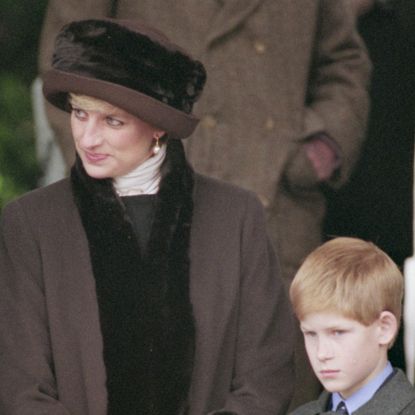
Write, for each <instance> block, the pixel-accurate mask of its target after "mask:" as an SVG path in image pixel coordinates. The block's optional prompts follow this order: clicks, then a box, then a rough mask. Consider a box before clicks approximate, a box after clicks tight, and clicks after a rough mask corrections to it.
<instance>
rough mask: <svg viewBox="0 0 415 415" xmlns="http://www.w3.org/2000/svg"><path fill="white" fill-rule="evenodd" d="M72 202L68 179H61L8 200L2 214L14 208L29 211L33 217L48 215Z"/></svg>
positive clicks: (68, 205) (14, 209)
mask: <svg viewBox="0 0 415 415" xmlns="http://www.w3.org/2000/svg"><path fill="white" fill-rule="evenodd" d="M72 204H73V200H72V192H71V186H70V180H69V179H62V180H60V181H58V182H55V183H52V184H50V185H48V186H44V187H39V188H36V189H33V190H31V191H29V192H27V193H24V194H23V195H21V196H19V197H17V198H16V199H14V200H12V201H10V202H8V203H7V204H6V206H5V207H4V209H3V211H2V215H5V214H6V215H7V214H8V212H12V211H16V210H23V211H27V212H30V216H33V217H36V216H38V214H43V215H49V214H53V213H55V212H58V211H59V210H61V209H65V208H66V209H67V208H68V207H70V208H72Z"/></svg>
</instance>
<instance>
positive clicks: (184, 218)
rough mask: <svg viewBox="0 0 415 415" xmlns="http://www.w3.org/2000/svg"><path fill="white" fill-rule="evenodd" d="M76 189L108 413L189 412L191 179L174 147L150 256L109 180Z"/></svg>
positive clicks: (76, 171) (86, 181) (77, 180)
mask: <svg viewBox="0 0 415 415" xmlns="http://www.w3.org/2000/svg"><path fill="white" fill-rule="evenodd" d="M71 183H72V188H73V193H74V198H75V203H76V205H77V207H78V210H79V213H80V216H81V220H82V223H83V226H84V229H85V232H86V235H87V239H88V244H89V250H90V257H91V263H92V269H93V273H94V277H95V282H96V292H97V299H98V305H99V312H100V323H101V331H102V336H103V344H104V356H103V357H104V363H105V367H106V373H107V391H108V414H109V415H113V414H122V415H130V414H131V415H132V414H140V415H150V414H151V415H162V414H163V415H165V414H178V413H181V411H183V407H184V406H185V405H186V398H187V395H188V391H189V387H190V378H191V374H192V368H193V358H194V344H195V327H194V321H193V313H192V305H191V302H190V294H189V266H190V264H189V240H190V228H191V218H192V212H193V199H192V189H193V172H192V170H191V168H190V166H189V165H188V164H187V162H186V159H185V156H184V151H183V146H182V143H181V142H180V141H177V140H171V141H170V142H168V147H167V156H166V160H165V162H164V164H163V165H162V181H161V183H160V189H159V193H158V197H157V202H156V207H155V214H154V221H153V224H152V230H151V235H150V239H149V243H148V246H147V249H146V250H145V252H146V253H145V254H142V253H140V248H139V244H138V240H137V237H136V236H135V234H134V231H133V226H132V223H131V221H130V220H129V218H128V217H127V216H126V214H125V209H124V206H123V204H122V202H121V200H120V199H119V198H118V196H117V195H116V193H115V191H114V188H113V185H112V181H111V179H102V180H98V179H93V178H91V177H90V176H88V175H87V174H86V172H85V170H84V168H83V165H82V162H81V161H80V159H79V157H77V160H76V163H75V165H74V167H73V168H72V171H71Z"/></svg>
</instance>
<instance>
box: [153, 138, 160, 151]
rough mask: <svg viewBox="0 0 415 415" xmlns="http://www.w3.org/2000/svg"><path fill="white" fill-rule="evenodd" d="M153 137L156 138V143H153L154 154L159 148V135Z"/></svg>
mask: <svg viewBox="0 0 415 415" xmlns="http://www.w3.org/2000/svg"><path fill="white" fill-rule="evenodd" d="M154 139H155V140H156V143H155V144H154V147H153V154H154V155H156V154H158V153H159V151H160V150H161V146H160V137H159V136H156V137H154Z"/></svg>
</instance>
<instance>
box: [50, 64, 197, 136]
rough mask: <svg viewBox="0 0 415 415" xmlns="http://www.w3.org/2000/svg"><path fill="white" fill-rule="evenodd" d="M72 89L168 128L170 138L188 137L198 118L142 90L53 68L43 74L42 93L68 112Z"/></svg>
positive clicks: (150, 122) (152, 123)
mask: <svg viewBox="0 0 415 415" xmlns="http://www.w3.org/2000/svg"><path fill="white" fill-rule="evenodd" d="M69 92H72V93H75V94H82V95H88V96H91V97H94V98H98V99H101V100H103V101H106V102H108V103H110V104H112V105H114V106H116V107H119V108H122V109H123V110H124V111H127V112H129V113H130V114H132V115H134V116H136V117H138V118H140V119H141V120H143V121H145V122H147V123H149V124H151V125H152V126H154V127H157V128H160V129H161V130H163V131H166V132H167V134H168V135H169V137H170V138H178V139H180V138H186V137H188V136H190V135H191V134H192V133H193V131H194V130H195V128H196V126H197V124H198V122H199V119H198V118H197V117H195V116H194V115H192V114H186V113H185V112H183V111H179V110H178V109H176V108H173V107H171V106H169V105H167V104H165V103H163V102H161V101H158V100H157V99H155V98H153V97H150V96H148V95H146V94H143V93H141V92H138V91H135V90H133V89H130V88H127V87H124V86H122V85H118V84H114V83H112V82H108V81H103V80H100V79H96V78H90V77H87V76H83V75H78V74H74V73H69V72H64V71H59V70H57V69H51V70H50V71H48V72H46V74H45V75H44V76H43V94H44V96H45V98H46V99H47V100H48V101H49V102H50V103H51V104H52V105H54V106H56V107H58V108H60V109H62V110H65V111H68V108H69V107H68V97H67V94H68V93H69Z"/></svg>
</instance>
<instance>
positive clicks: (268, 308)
mask: <svg viewBox="0 0 415 415" xmlns="http://www.w3.org/2000/svg"><path fill="white" fill-rule="evenodd" d="M193 212H194V217H193V224H192V228H191V229H192V230H191V245H190V260H191V268H190V286H191V287H190V294H191V295H190V296H191V301H192V303H193V312H194V317H195V321H196V331H197V334H196V354H195V363H194V370H193V375H192V382H191V390H190V396H189V407H190V409H189V415H202V414H203V415H204V414H208V413H209V414H216V413H218V412H217V411H219V410H221V409H226V410H229V411H234V412H235V413H236V414H240V415H242V414H246V415H248V414H250V415H254V414H255V415H271V414H272V415H274V414H284V413H286V408H287V405H288V402H289V400H290V396H291V393H292V385H293V370H292V349H293V339H292V331H293V330H292V324H293V320H292V316H291V312H290V309H289V306H288V303H287V298H286V296H285V294H284V290H283V289H282V282H281V279H280V277H279V275H278V264H277V263H276V258H275V256H274V253H273V251H272V249H271V247H270V244H269V242H268V240H267V237H266V232H265V219H264V215H263V211H262V207H261V205H260V203H259V202H258V200H257V199H256V198H255V197H254V196H253V195H252V194H250V193H248V192H246V191H243V190H240V189H237V188H235V187H233V186H230V185H225V184H222V183H219V182H216V181H214V180H211V179H207V178H204V177H201V176H196V181H195V187H194V210H193ZM0 292H1V301H0V351H1V353H0V368H1V370H0V413H2V414H7V415H40V414H42V415H52V414H53V415H58V414H59V415H61V414H62V415H68V414H71V415H105V414H106V403H107V401H106V398H107V395H106V384H105V382H106V374H105V366H104V363H103V357H102V351H103V344H102V336H101V332H100V325H99V313H98V307H97V298H96V291H95V282H94V277H93V274H92V269H91V262H90V257H89V252H88V242H87V239H86V236H85V232H84V229H83V227H82V224H81V221H80V217H79V213H78V210H77V208H76V206H75V204H74V201H73V196H72V191H71V187H70V184H69V181H68V180H63V181H61V182H58V183H56V184H53V185H51V186H49V187H46V188H42V189H38V190H35V191H33V192H31V193H29V194H27V195H25V196H23V197H22V198H20V199H18V200H16V201H14V202H12V203H10V204H9V205H8V206H7V207H6V208H5V209H4V211H3V214H2V221H1V238H0Z"/></svg>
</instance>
